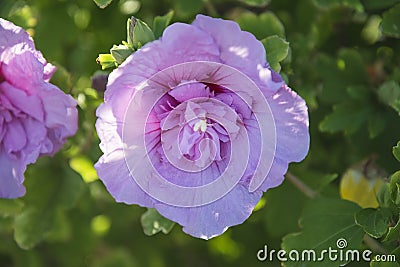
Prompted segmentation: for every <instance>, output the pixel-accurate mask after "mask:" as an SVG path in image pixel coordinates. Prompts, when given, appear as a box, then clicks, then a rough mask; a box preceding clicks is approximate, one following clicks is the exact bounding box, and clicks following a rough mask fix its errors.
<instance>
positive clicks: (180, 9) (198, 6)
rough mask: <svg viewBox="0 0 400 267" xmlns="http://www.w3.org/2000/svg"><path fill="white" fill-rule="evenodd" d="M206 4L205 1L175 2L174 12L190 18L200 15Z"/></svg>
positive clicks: (179, 0)
mask: <svg viewBox="0 0 400 267" xmlns="http://www.w3.org/2000/svg"><path fill="white" fill-rule="evenodd" d="M204 2H205V1H203V0H190V1H188V0H175V1H174V10H175V11H176V14H177V15H178V16H180V17H184V18H188V17H191V16H194V15H195V14H198V13H200V12H201V10H202V8H203V6H204Z"/></svg>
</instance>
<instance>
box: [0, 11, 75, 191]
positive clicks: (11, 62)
mask: <svg viewBox="0 0 400 267" xmlns="http://www.w3.org/2000/svg"><path fill="white" fill-rule="evenodd" d="M55 70H56V68H55V67H54V66H53V65H51V64H49V63H47V62H46V60H45V59H44V58H43V56H42V54H41V53H40V52H39V51H37V50H36V49H35V45H34V43H33V40H32V38H31V37H30V36H29V35H28V34H27V33H26V32H25V31H24V30H23V29H22V28H20V27H18V26H15V25H14V24H12V23H11V22H9V21H7V20H4V19H1V18H0V198H17V197H21V196H23V195H24V194H25V187H24V186H23V182H24V172H25V170H26V166H27V165H28V164H31V163H34V162H35V161H36V160H37V158H38V157H39V156H41V155H53V154H54V153H56V152H57V151H58V150H59V149H60V148H61V146H62V145H63V144H64V143H65V140H66V138H67V137H69V136H72V135H73V134H75V132H76V130H77V109H76V102H75V100H74V99H73V98H72V97H71V96H69V95H66V94H64V93H63V92H62V91H61V90H60V89H58V88H57V87H56V86H55V85H53V84H51V83H49V79H50V78H51V76H52V75H53V73H54V72H55Z"/></svg>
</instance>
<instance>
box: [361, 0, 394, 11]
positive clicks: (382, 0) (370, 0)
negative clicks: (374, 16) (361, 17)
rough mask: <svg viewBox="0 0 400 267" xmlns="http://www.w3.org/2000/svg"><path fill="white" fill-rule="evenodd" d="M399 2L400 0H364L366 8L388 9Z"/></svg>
mask: <svg viewBox="0 0 400 267" xmlns="http://www.w3.org/2000/svg"><path fill="white" fill-rule="evenodd" d="M398 2H399V0H379V1H376V0H363V4H364V7H365V9H370V10H379V9H387V8H389V7H391V6H393V5H395V4H396V3H398Z"/></svg>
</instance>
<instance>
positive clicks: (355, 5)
mask: <svg viewBox="0 0 400 267" xmlns="http://www.w3.org/2000/svg"><path fill="white" fill-rule="evenodd" d="M315 2H316V3H317V5H318V6H320V7H323V8H329V7H334V6H345V7H350V8H352V9H354V10H356V11H358V12H362V11H363V10H364V7H363V5H362V4H361V2H360V1H359V0H315Z"/></svg>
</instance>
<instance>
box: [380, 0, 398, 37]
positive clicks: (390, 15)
mask: <svg viewBox="0 0 400 267" xmlns="http://www.w3.org/2000/svg"><path fill="white" fill-rule="evenodd" d="M399 18H400V4H397V5H395V6H394V7H392V8H391V9H389V10H388V11H386V12H385V13H383V15H382V24H381V25H382V30H383V33H384V34H386V35H388V36H392V37H396V38H400V19H399Z"/></svg>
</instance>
